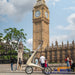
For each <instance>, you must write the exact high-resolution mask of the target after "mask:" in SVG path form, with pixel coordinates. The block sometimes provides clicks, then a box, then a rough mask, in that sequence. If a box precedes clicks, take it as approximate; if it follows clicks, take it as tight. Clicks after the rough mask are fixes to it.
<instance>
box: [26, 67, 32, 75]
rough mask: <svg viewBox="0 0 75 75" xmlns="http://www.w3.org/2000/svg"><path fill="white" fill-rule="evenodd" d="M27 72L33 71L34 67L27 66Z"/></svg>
mask: <svg viewBox="0 0 75 75" xmlns="http://www.w3.org/2000/svg"><path fill="white" fill-rule="evenodd" d="M25 72H26V73H27V74H31V73H33V68H32V67H31V66H27V67H26V68H25Z"/></svg>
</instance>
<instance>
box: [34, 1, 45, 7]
mask: <svg viewBox="0 0 75 75" xmlns="http://www.w3.org/2000/svg"><path fill="white" fill-rule="evenodd" d="M42 4H44V5H46V4H45V0H37V2H36V4H35V5H34V6H38V5H42Z"/></svg>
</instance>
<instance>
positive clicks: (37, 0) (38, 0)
mask: <svg viewBox="0 0 75 75" xmlns="http://www.w3.org/2000/svg"><path fill="white" fill-rule="evenodd" d="M39 1H43V2H45V0H37V2H39Z"/></svg>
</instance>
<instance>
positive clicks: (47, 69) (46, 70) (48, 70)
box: [44, 66, 52, 74]
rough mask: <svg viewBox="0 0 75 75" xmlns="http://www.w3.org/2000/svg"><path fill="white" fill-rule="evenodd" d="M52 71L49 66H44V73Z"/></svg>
mask: <svg viewBox="0 0 75 75" xmlns="http://www.w3.org/2000/svg"><path fill="white" fill-rule="evenodd" d="M51 72H52V69H51V68H50V67H49V66H48V67H46V68H44V73H45V74H50V73H51Z"/></svg>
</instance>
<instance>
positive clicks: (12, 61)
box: [10, 57, 14, 71]
mask: <svg viewBox="0 0 75 75" xmlns="http://www.w3.org/2000/svg"><path fill="white" fill-rule="evenodd" d="M10 62H11V71H13V64H14V59H13V58H12V57H11V58H10Z"/></svg>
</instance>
